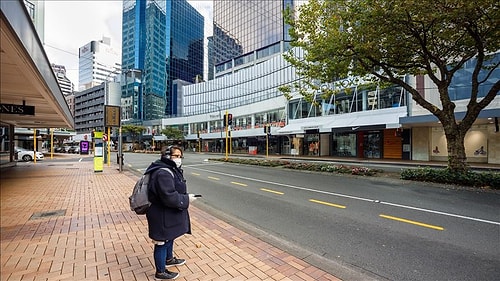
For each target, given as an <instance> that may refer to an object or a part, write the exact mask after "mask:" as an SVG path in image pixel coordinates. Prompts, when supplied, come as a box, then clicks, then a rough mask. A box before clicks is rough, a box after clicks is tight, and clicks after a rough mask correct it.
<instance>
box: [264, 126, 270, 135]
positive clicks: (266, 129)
mask: <svg viewBox="0 0 500 281" xmlns="http://www.w3.org/2000/svg"><path fill="white" fill-rule="evenodd" d="M264 133H266V134H270V133H271V126H269V125H265V126H264Z"/></svg>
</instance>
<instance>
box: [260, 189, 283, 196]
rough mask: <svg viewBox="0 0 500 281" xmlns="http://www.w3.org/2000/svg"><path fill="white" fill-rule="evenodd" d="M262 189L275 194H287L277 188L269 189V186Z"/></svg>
mask: <svg viewBox="0 0 500 281" xmlns="http://www.w3.org/2000/svg"><path fill="white" fill-rule="evenodd" d="M260 190H262V191H265V192H270V193H274V194H279V195H283V194H285V193H283V192H280V191H276V190H271V189H267V188H261V189H260Z"/></svg>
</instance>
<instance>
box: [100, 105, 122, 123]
mask: <svg viewBox="0 0 500 281" xmlns="http://www.w3.org/2000/svg"><path fill="white" fill-rule="evenodd" d="M104 126H105V127H120V107H119V106H112V105H105V106H104Z"/></svg>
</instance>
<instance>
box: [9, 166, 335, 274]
mask: <svg viewBox="0 0 500 281" xmlns="http://www.w3.org/2000/svg"><path fill="white" fill-rule="evenodd" d="M87 160H89V159H87ZM1 172H2V173H1V185H0V188H1V189H0V191H1V202H0V206H1V209H0V211H1V224H0V226H1V249H0V250H1V276H0V277H1V278H0V279H1V280H2V281H15V280H113V281H114V280H127V281H130V280H154V266H153V264H154V263H153V257H152V252H153V245H152V243H150V240H149V239H148V237H147V222H146V218H145V216H138V215H136V214H135V213H133V212H132V211H130V210H129V206H128V196H129V194H130V192H131V189H132V186H133V185H134V183H135V181H136V179H137V176H135V175H133V174H131V173H129V172H127V171H124V172H123V173H119V172H118V171H117V169H116V167H108V166H106V165H105V166H104V171H103V172H97V173H95V172H94V171H93V162H92V161H81V162H75V161H74V160H72V161H69V160H66V161H65V160H62V161H61V160H60V159H59V160H58V161H51V159H46V160H44V161H38V162H37V163H36V164H34V163H18V166H17V167H12V168H6V169H3V170H2V171H1ZM190 214H191V219H192V221H191V222H192V228H193V235H184V236H183V237H181V238H178V239H176V242H175V243H176V244H175V247H174V250H175V255H176V256H178V257H181V258H186V259H187V263H186V265H183V266H180V267H178V268H175V267H174V268H173V269H172V271H178V272H180V277H179V278H177V279H176V280H190V281H192V280H203V281H205V280H221V281H225V280H340V279H338V278H336V277H335V276H332V275H331V274H328V273H327V272H324V271H322V270H320V269H318V268H316V267H314V266H312V265H310V264H309V263H307V262H305V261H304V260H302V259H300V258H298V257H295V256H293V255H291V254H289V253H287V252H285V251H283V250H280V249H279V248H277V247H274V246H272V245H270V244H268V243H265V242H263V241H262V240H259V239H257V238H255V237H254V236H252V235H250V234H248V233H245V232H243V231H241V230H239V229H237V228H235V227H233V226H231V225H229V224H227V223H226V222H224V221H222V220H220V219H217V218H216V217H214V216H212V215H210V214H208V213H206V212H204V211H202V210H200V209H199V208H196V207H195V206H191V207H190Z"/></svg>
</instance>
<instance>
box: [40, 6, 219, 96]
mask: <svg viewBox="0 0 500 281" xmlns="http://www.w3.org/2000/svg"><path fill="white" fill-rule="evenodd" d="M188 2H189V3H190V4H191V5H192V6H193V7H194V8H196V9H197V10H198V12H200V14H201V15H202V16H204V17H205V37H206V36H210V35H211V32H212V30H211V23H212V1H211V0H198V1H190V0H188ZM121 24H122V1H117V0H114V1H102V0H101V1H95V0H88V1H75V0H67V1H45V51H46V53H47V56H48V57H49V60H50V62H51V63H55V64H60V65H64V66H65V67H66V71H67V76H68V78H69V79H70V80H71V82H73V83H74V84H75V89H76V90H77V89H78V48H80V47H81V46H83V45H85V44H87V43H89V42H90V41H93V40H100V39H102V37H110V38H111V46H112V47H113V48H115V49H117V50H118V51H119V52H120V53H121V36H122V34H121Z"/></svg>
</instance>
